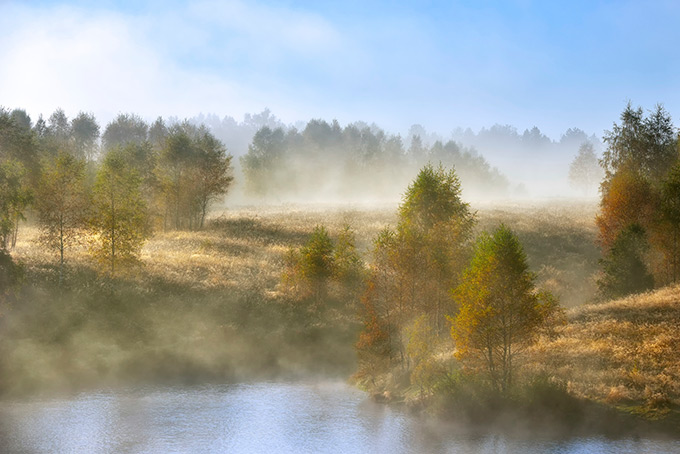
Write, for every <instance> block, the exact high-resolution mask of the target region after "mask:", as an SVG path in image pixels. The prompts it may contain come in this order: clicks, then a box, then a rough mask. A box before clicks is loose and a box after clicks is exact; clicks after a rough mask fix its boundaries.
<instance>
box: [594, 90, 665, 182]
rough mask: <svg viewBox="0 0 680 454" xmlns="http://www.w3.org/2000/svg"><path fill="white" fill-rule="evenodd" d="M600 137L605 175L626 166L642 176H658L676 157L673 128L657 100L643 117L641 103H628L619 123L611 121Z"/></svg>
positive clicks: (661, 176)
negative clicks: (656, 103) (653, 108)
mask: <svg viewBox="0 0 680 454" xmlns="http://www.w3.org/2000/svg"><path fill="white" fill-rule="evenodd" d="M603 140H604V142H605V143H606V144H607V149H606V150H605V152H604V153H603V155H602V161H601V163H602V167H603V168H604V170H605V172H606V176H607V178H608V179H609V178H610V177H611V176H612V175H613V174H615V173H616V172H617V171H618V170H619V169H620V168H621V167H623V166H627V167H629V168H631V169H632V170H634V171H636V172H639V173H640V174H641V175H642V176H644V177H646V178H650V179H652V180H660V179H662V178H663V176H664V175H665V173H666V172H667V171H668V169H670V167H671V166H672V165H673V164H674V163H675V161H676V160H677V158H678V154H677V149H676V147H677V136H676V131H675V128H674V127H673V124H672V120H671V117H670V115H669V114H668V112H666V111H665V109H664V108H663V106H662V105H660V104H659V105H657V106H656V108H655V110H654V111H653V112H651V113H650V115H649V116H647V117H646V118H645V116H644V114H643V111H642V108H641V107H638V108H637V109H634V108H633V107H632V105H631V103H628V105H627V106H626V108H625V109H624V111H623V112H622V113H621V124H616V123H614V126H613V128H612V130H611V131H606V132H605V135H604V137H603Z"/></svg>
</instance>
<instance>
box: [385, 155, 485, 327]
mask: <svg viewBox="0 0 680 454" xmlns="http://www.w3.org/2000/svg"><path fill="white" fill-rule="evenodd" d="M474 223H475V220H474V215H473V214H472V213H471V212H470V208H469V205H468V204H467V203H465V202H463V201H462V199H461V187H460V181H459V180H458V177H457V175H456V173H455V171H454V170H453V169H452V170H450V171H446V170H445V169H444V168H443V167H441V166H440V167H438V168H437V169H435V168H434V167H432V166H431V165H429V164H428V165H426V166H425V167H423V168H422V169H421V170H420V172H419V173H418V175H417V176H416V178H415V180H414V181H413V182H412V183H411V184H410V185H409V187H408V188H407V190H406V193H405V194H404V197H403V200H402V203H401V205H400V206H399V225H398V227H397V232H398V238H397V241H396V244H397V247H398V248H399V249H400V250H399V252H398V253H397V257H399V263H400V264H399V265H398V266H400V267H401V268H402V270H403V271H406V272H407V274H408V275H410V276H409V280H410V281H411V282H409V283H408V284H407V285H408V287H409V289H410V299H411V301H410V304H409V305H411V306H412V307H413V308H414V309H415V308H416V305H417V306H419V307H418V309H420V310H423V311H425V312H427V313H428V314H429V315H430V317H431V318H432V322H433V323H434V326H435V331H436V332H437V333H439V334H441V333H442V332H443V328H444V315H445V314H446V313H450V312H452V311H453V308H451V307H450V298H448V292H449V290H450V289H451V288H453V287H455V286H456V285H457V283H458V278H459V276H460V273H461V272H462V266H463V265H462V264H463V263H465V262H466V260H467V256H468V252H469V248H468V246H469V241H470V238H471V235H472V228H473V226H474Z"/></svg>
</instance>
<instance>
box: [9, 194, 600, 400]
mask: <svg viewBox="0 0 680 454" xmlns="http://www.w3.org/2000/svg"><path fill="white" fill-rule="evenodd" d="M472 208H473V210H474V209H476V210H477V217H478V220H479V224H478V229H479V230H481V229H490V228H493V227H495V226H496V225H497V224H498V223H500V222H504V223H506V224H507V225H509V226H510V227H511V228H512V229H513V230H515V231H516V232H517V234H518V235H519V237H520V239H521V240H522V241H523V243H524V247H525V249H526V251H527V255H528V258H529V263H530V265H531V267H532V269H533V270H534V271H536V272H537V277H538V282H539V285H543V286H546V287H549V288H550V289H551V290H553V291H554V292H555V293H556V294H557V295H558V296H560V297H561V299H562V302H563V303H564V304H566V305H568V306H575V305H579V304H582V303H584V302H586V301H589V300H591V299H592V297H593V294H594V286H593V285H592V282H593V277H592V276H593V274H594V273H595V272H596V269H597V249H596V247H595V245H594V239H595V230H594V221H593V220H594V213H595V209H596V207H595V205H594V204H583V203H569V204H561V205H559V206H558V207H557V208H555V207H554V204H553V203H552V202H551V203H534V204H529V203H525V204H516V205H503V206H495V205H478V206H473V207H472ZM395 209H396V205H395V204H384V205H371V206H369V205H361V204H357V205H352V206H349V205H335V206H333V205H307V206H305V205H287V206H270V207H240V208H238V209H235V210H229V211H224V212H221V213H216V214H215V215H213V217H212V218H211V220H210V222H209V223H208V226H207V228H206V229H204V230H202V231H199V232H184V231H173V232H159V233H156V234H155V235H154V237H153V238H152V239H151V240H149V241H148V242H147V243H146V245H145V246H144V248H143V250H142V254H141V264H140V265H139V266H138V267H136V268H134V269H132V270H130V272H128V273H127V274H125V275H123V276H119V277H117V278H116V279H114V280H112V281H111V280H108V279H106V278H103V277H102V276H101V275H100V274H99V273H98V271H97V265H96V264H95V263H94V262H93V261H92V260H91V259H90V257H89V255H88V253H87V249H86V248H85V247H84V246H83V247H80V248H76V249H74V250H70V251H68V253H67V257H66V259H67V270H66V279H65V283H64V286H63V287H61V288H60V287H59V286H58V273H57V261H56V256H55V254H52V253H50V252H49V251H46V250H44V248H42V247H40V246H39V245H38V244H37V242H36V240H37V237H38V232H37V230H36V228H35V227H32V226H30V225H29V226H23V227H22V230H21V232H20V239H19V243H18V245H17V248H16V249H15V250H14V251H13V255H14V257H15V258H17V259H18V260H20V261H21V262H22V263H23V264H24V266H25V269H26V277H27V284H28V285H27V286H26V289H25V291H24V293H23V295H22V298H21V301H20V302H19V303H18V304H16V305H15V306H14V307H12V308H11V310H10V311H9V312H8V313H7V314H6V315H5V317H4V319H3V321H2V328H1V329H2V342H0V350H1V351H0V354H2V355H3V361H2V364H1V365H0V390H2V392H5V393H9V394H23V393H32V392H39V391H42V390H47V391H50V390H60V389H79V388H81V387H83V386H101V385H108V384H111V385H114V384H117V383H121V382H130V381H150V382H157V381H184V382H192V381H209V380H218V381H223V380H244V379H252V378H257V377H272V376H281V375H283V376H297V375H313V374H321V375H334V376H342V377H347V376H349V375H350V374H351V373H352V372H353V371H354V370H355V354H354V342H355V339H356V335H357V330H358V329H359V325H358V323H357V321H356V318H355V315H356V308H355V307H351V305H347V304H346V303H345V302H344V301H331V302H329V304H327V305H326V307H324V308H322V310H321V311H319V312H310V311H309V310H308V308H305V307H304V306H301V305H298V304H293V303H292V302H291V301H290V300H289V299H287V298H286V295H285V294H283V292H282V291H281V286H280V285H279V284H280V275H281V272H282V268H283V258H284V255H285V252H286V251H287V250H288V249H289V248H291V247H299V246H301V245H302V244H303V243H304V242H305V241H306V239H307V237H308V235H309V234H310V233H311V232H312V230H313V229H314V227H315V226H316V225H319V224H323V225H325V226H326V227H327V228H328V229H329V231H330V232H331V234H332V235H334V234H336V233H337V232H339V231H340V230H341V229H342V228H343V227H344V226H345V225H346V224H349V225H351V226H352V228H353V229H354V230H355V232H356V237H357V247H358V249H359V252H360V253H361V254H362V255H363V257H364V258H365V260H367V261H368V260H369V259H370V250H371V248H372V240H373V238H374V237H375V235H376V234H377V232H379V231H380V230H381V229H383V228H384V227H385V226H387V225H392V226H394V224H395V223H396V215H395V211H396V210H395Z"/></svg>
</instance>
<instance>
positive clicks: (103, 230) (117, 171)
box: [91, 149, 151, 276]
mask: <svg viewBox="0 0 680 454" xmlns="http://www.w3.org/2000/svg"><path fill="white" fill-rule="evenodd" d="M92 199H93V200H92V219H91V228H92V230H93V233H94V235H93V242H92V252H93V254H94V256H95V257H96V258H97V259H98V260H99V261H100V262H101V263H102V264H103V265H104V266H105V267H106V268H107V269H108V271H109V273H110V274H111V276H114V275H115V273H116V269H117V267H118V266H119V264H125V263H131V262H136V261H137V260H138V258H139V253H140V250H141V248H142V245H143V244H144V241H145V240H146V239H147V238H148V237H149V236H150V234H151V229H150V227H149V215H148V210H147V206H146V202H145V201H144V197H143V196H142V192H141V179H140V178H139V175H137V172H136V171H135V169H133V168H132V167H131V166H130V165H129V163H128V161H127V160H126V155H125V154H124V153H123V151H122V150H120V149H114V150H113V151H110V152H109V153H108V154H107V155H106V158H105V159H104V163H103V164H102V167H101V169H100V170H99V172H98V173H97V180H96V182H95V185H94V191H93V196H92Z"/></svg>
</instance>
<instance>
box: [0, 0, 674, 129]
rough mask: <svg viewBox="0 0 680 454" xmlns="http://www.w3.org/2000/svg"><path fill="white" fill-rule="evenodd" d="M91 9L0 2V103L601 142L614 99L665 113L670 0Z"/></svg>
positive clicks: (155, 4) (81, 4)
mask: <svg viewBox="0 0 680 454" xmlns="http://www.w3.org/2000/svg"><path fill="white" fill-rule="evenodd" d="M93 3H94V2H85V1H72V2H51V1H42V2H30V1H29V2H12V1H10V2H7V1H2V0H0V30H3V32H2V34H1V35H0V62H3V63H2V64H0V105H2V106H5V107H8V108H14V107H24V108H26V109H27V110H28V111H29V113H31V114H32V115H34V116H35V115H37V114H38V113H44V114H46V115H49V113H50V112H52V111H53V110H54V109H55V108H56V107H58V106H61V107H62V108H64V109H65V110H66V112H67V114H69V115H75V114H76V113H77V112H78V111H79V110H85V111H90V112H93V113H94V114H95V115H97V117H98V118H99V119H100V120H101V121H103V122H104V121H107V120H108V119H110V118H112V117H113V116H114V115H115V114H117V113H119V112H136V113H139V114H141V115H142V116H144V117H146V118H150V119H151V118H154V117H155V116H157V115H163V116H166V117H167V116H171V115H174V116H178V117H187V116H193V115H196V114H198V113H200V112H203V113H216V114H218V115H220V116H222V115H230V116H233V117H235V118H237V119H240V118H242V117H243V114H244V113H247V112H259V111H261V110H263V109H264V108H266V107H268V108H270V109H271V110H272V112H273V113H274V114H275V115H277V116H278V117H280V118H281V119H282V120H283V121H285V122H287V123H292V122H295V121H299V120H303V121H306V120H308V119H310V118H324V119H328V120H330V119H333V118H337V119H338V120H340V121H341V123H346V122H350V121H355V120H363V121H368V122H376V123H377V124H378V125H380V126H382V127H383V128H386V129H388V130H390V131H395V132H405V131H406V130H407V129H408V127H409V126H410V125H411V124H414V123H420V124H422V125H423V126H425V127H426V128H427V129H428V130H434V131H437V132H439V133H441V134H442V135H444V136H446V135H447V134H448V133H449V132H450V131H452V130H453V129H454V128H456V127H471V128H472V129H473V130H478V129H479V128H481V127H485V126H487V127H488V126H491V125H493V124H494V123H500V124H512V125H514V126H516V127H518V128H519V130H520V131H522V130H523V129H525V128H531V127H532V126H534V125H536V126H538V127H539V128H540V129H541V130H543V131H544V132H546V133H547V134H548V135H550V136H551V137H553V138H555V139H559V135H560V134H561V133H562V132H564V131H565V130H566V129H567V128H569V127H579V128H581V129H584V130H586V131H587V132H589V133H596V134H597V135H601V134H602V131H603V130H604V129H607V128H609V127H611V125H612V123H613V122H614V121H616V120H617V119H618V116H619V113H620V112H621V110H622V109H623V108H624V106H625V104H626V102H627V101H628V100H631V101H632V102H633V104H634V105H641V106H643V107H644V108H647V109H651V108H652V107H653V106H654V105H655V104H656V103H663V104H664V105H665V106H666V108H667V109H668V110H669V112H670V113H671V114H672V115H674V116H676V117H679V116H680V77H679V75H680V58H679V57H678V50H679V49H678V43H680V2H676V1H646V2H627V1H587V2H586V1H572V2H552V1H543V2H539V1H531V0H517V1H505V2H501V1H458V2H457V1H451V2H436V1H431V2H427V1H425V2H399V3H398V6H395V5H394V4H393V2H360V1H354V0H349V1H345V2H321V1H302V2H292V1H255V2H246V1H212V0H196V1H193V2H180V1H151V2H138V1H134V2H133V1H129V2H124V1H120V2H117V1H103V2H98V3H97V4H96V6H93ZM394 3H396V2H394Z"/></svg>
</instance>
